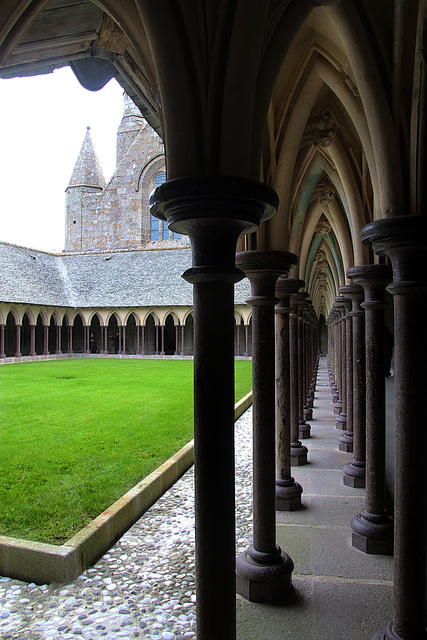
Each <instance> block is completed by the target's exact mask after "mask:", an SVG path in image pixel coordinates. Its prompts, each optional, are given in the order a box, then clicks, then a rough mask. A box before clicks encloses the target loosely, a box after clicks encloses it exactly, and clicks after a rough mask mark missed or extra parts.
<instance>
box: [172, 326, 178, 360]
mask: <svg viewBox="0 0 427 640" xmlns="http://www.w3.org/2000/svg"><path fill="white" fill-rule="evenodd" d="M173 354H174V356H177V355H178V325H177V324H176V325H175V350H174V352H173Z"/></svg>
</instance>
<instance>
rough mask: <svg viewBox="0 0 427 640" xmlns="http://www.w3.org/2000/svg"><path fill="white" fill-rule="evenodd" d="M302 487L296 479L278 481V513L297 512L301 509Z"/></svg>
mask: <svg viewBox="0 0 427 640" xmlns="http://www.w3.org/2000/svg"><path fill="white" fill-rule="evenodd" d="M301 494H302V486H301V485H300V484H299V483H298V482H295V479H294V478H289V479H288V480H279V479H276V511H296V510H297V509H300V508H301Z"/></svg>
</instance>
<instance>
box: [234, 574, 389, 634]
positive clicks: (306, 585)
mask: <svg viewBox="0 0 427 640" xmlns="http://www.w3.org/2000/svg"><path fill="white" fill-rule="evenodd" d="M293 587H294V588H293V592H292V593H291V595H290V597H289V598H288V600H287V601H286V602H285V603H284V604H283V605H282V606H272V605H259V604H254V603H251V602H247V601H246V600H244V599H243V598H240V597H239V599H238V601H237V639H238V640H265V639H267V638H268V639H269V640H364V639H366V640H370V638H372V636H373V634H374V633H375V632H376V631H379V630H380V629H383V628H384V627H385V626H386V625H387V624H388V623H389V622H390V619H391V599H392V587H391V585H389V584H378V583H370V582H368V581H356V580H353V581H351V582H350V581H349V582H345V581H338V580H336V581H334V580H325V579H304V578H301V577H295V576H294V579H293ZM372 602H375V606H374V607H373V606H372Z"/></svg>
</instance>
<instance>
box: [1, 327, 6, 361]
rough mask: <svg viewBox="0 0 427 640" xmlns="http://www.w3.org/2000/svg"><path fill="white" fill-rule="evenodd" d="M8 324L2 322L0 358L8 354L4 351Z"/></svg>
mask: <svg viewBox="0 0 427 640" xmlns="http://www.w3.org/2000/svg"><path fill="white" fill-rule="evenodd" d="M5 326H6V325H4V324H0V358H5V357H6V354H5V352H4V328H5Z"/></svg>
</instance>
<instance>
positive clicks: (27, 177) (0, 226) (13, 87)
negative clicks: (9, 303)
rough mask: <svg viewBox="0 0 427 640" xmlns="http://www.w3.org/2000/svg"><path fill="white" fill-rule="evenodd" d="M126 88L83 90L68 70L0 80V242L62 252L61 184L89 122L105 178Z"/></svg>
mask: <svg viewBox="0 0 427 640" xmlns="http://www.w3.org/2000/svg"><path fill="white" fill-rule="evenodd" d="M122 113H123V90H122V88H121V87H120V86H119V84H118V83H117V82H116V81H115V80H114V79H113V80H111V81H110V82H109V83H108V84H107V85H106V86H105V87H104V88H103V89H101V91H95V92H92V91H87V90H86V89H83V87H82V86H81V85H80V84H79V83H78V81H77V80H76V78H75V76H74V74H73V72H72V71H71V69H70V68H68V67H66V68H63V69H58V70H56V71H54V72H53V73H50V74H47V75H44V76H33V77H29V78H14V79H12V80H1V79H0V147H1V154H0V241H2V242H11V243H13V244H19V245H22V246H25V247H31V248H34V249H42V250H44V251H62V250H63V248H64V229H65V215H64V214H65V189H66V187H67V185H68V182H69V179H70V177H71V174H72V171H73V168H74V165H75V162H76V160H77V156H78V153H79V151H80V147H81V145H82V142H83V139H84V136H85V134H86V127H87V126H90V128H91V136H92V140H93V143H94V146H95V149H96V152H97V154H98V157H99V160H100V162H101V166H102V169H103V171H104V177H105V179H106V180H108V179H109V178H110V177H111V174H112V173H113V171H114V168H115V157H116V131H117V127H118V126H119V124H120V120H121V117H122Z"/></svg>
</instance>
